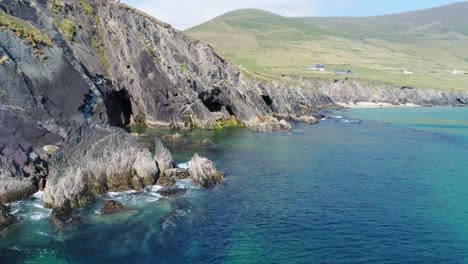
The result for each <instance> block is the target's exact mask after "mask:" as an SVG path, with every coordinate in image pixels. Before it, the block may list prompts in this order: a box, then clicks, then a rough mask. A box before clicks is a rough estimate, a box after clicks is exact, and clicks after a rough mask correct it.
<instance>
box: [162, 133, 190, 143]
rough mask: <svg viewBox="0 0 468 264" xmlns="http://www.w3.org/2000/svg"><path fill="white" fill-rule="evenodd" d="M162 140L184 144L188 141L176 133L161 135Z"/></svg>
mask: <svg viewBox="0 0 468 264" xmlns="http://www.w3.org/2000/svg"><path fill="white" fill-rule="evenodd" d="M162 140H163V141H164V142H165V143H169V144H185V143H188V142H189V141H188V140H187V139H186V138H184V137H183V136H182V135H181V134H179V133H176V134H170V135H163V136H162Z"/></svg>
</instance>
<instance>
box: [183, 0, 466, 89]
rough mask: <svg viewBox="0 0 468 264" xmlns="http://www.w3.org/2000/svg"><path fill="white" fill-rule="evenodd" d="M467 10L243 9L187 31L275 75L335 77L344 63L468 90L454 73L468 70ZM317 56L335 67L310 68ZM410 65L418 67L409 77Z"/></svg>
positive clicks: (389, 77)
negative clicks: (345, 13) (319, 13)
mask: <svg viewBox="0 0 468 264" xmlns="http://www.w3.org/2000/svg"><path fill="white" fill-rule="evenodd" d="M467 12H468V2H466V1H465V2H459V3H455V4H451V5H446V6H441V7H435V8H429V9H424V10H418V11H412V12H406V13H400V14H391V15H383V16H372V17H284V16H281V15H277V14H274V13H271V12H268V11H263V10H258V9H240V10H235V11H231V12H228V13H226V14H223V15H221V16H218V17H216V18H214V19H212V20H210V21H207V22H205V23H203V24H200V25H199V26H196V27H193V28H191V29H189V30H187V31H186V33H187V34H189V35H190V36H192V37H194V38H197V39H200V40H201V41H203V42H205V43H208V44H210V45H211V46H213V47H214V48H215V50H216V51H218V52H219V53H220V54H221V55H222V56H224V57H226V58H227V59H228V60H231V61H233V62H234V63H236V64H239V65H242V66H243V67H246V68H247V69H248V70H252V71H255V72H258V73H263V74H267V75H274V76H281V75H284V74H286V75H291V74H292V75H295V74H300V75H304V76H309V75H312V76H323V75H325V76H326V77H330V78H333V75H334V74H333V71H334V70H335V69H343V68H344V69H349V70H351V71H353V72H355V73H356V74H357V75H358V76H359V78H363V79H366V80H372V81H378V80H381V81H384V82H389V83H393V84H396V85H407V86H415V87H419V88H431V89H441V90H466V89H468V87H467V86H466V85H465V82H466V80H465V79H463V78H460V77H461V76H454V75H453V74H451V72H452V71H453V70H465V71H468V55H464V54H468V49H467V48H466V46H468V45H464V44H466V43H468V22H467V21H466V19H464V14H465V13H467ZM224 40H226V41H224ZM315 63H324V64H326V65H328V66H330V67H329V68H330V72H329V73H330V74H328V75H327V74H323V73H321V74H314V73H311V72H308V71H307V67H308V65H311V64H315ZM405 70H411V71H416V72H417V73H418V74H417V75H413V76H407V75H404V74H403V72H404V71H405ZM430 72H432V73H430ZM433 72H437V74H433ZM348 77H352V76H348Z"/></svg>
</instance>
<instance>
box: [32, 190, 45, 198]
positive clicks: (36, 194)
mask: <svg viewBox="0 0 468 264" xmlns="http://www.w3.org/2000/svg"><path fill="white" fill-rule="evenodd" d="M32 197H33V198H36V199H40V200H42V199H43V198H44V192H43V191H38V192H37V193H35V194H33V195H32Z"/></svg>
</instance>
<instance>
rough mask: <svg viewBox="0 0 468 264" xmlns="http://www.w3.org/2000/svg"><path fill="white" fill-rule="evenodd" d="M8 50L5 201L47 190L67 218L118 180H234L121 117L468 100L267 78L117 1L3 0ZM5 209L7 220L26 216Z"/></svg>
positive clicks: (1, 177)
mask: <svg viewBox="0 0 468 264" xmlns="http://www.w3.org/2000/svg"><path fill="white" fill-rule="evenodd" d="M63 25H68V26H67V27H63ZM0 58H2V59H1V63H0V80H2V81H1V86H0V123H1V124H2V126H0V205H1V204H7V203H10V202H13V201H17V200H21V199H24V198H27V197H29V196H30V195H32V194H33V193H35V192H37V191H38V190H44V192H45V196H44V203H45V205H46V206H48V207H50V208H54V212H53V218H54V219H56V220H57V222H63V221H66V220H67V219H68V218H69V215H70V211H71V210H73V209H75V208H79V207H83V206H86V205H87V204H89V203H92V202H93V201H94V200H95V199H96V197H98V196H100V195H102V194H103V193H105V192H107V191H126V190H133V189H135V190H142V189H143V188H145V187H148V186H152V185H154V184H159V185H162V186H166V187H170V186H172V185H173V184H174V183H175V182H176V181H178V180H181V179H190V180H192V181H193V182H194V183H195V184H197V185H199V186H201V187H209V186H212V185H214V184H218V183H220V182H221V181H222V179H223V174H222V173H220V172H219V171H217V169H216V168H215V166H214V165H213V163H212V162H211V161H209V160H207V159H205V158H202V157H199V156H198V155H194V157H193V158H192V160H191V161H190V162H189V168H188V169H180V168H175V167H174V162H173V160H172V156H171V153H170V152H169V150H168V149H167V148H165V147H164V144H163V143H162V142H161V141H160V140H156V142H155V148H156V154H155V156H152V155H151V153H150V152H149V150H148V149H145V148H142V147H141V146H139V145H138V143H137V142H136V140H135V139H134V138H133V137H131V136H130V135H129V134H128V133H127V132H125V131H124V130H122V129H120V128H117V127H124V126H127V125H144V126H150V127H165V128H170V129H173V130H188V129H194V128H200V129H222V128H223V127H227V126H238V127H246V128H248V129H250V130H253V131H258V132H270V131H290V130H291V129H292V128H291V125H290V124H289V123H288V121H289V120H292V121H298V122H305V123H309V124H315V123H317V122H318V120H319V118H317V117H316V116H314V115H313V113H314V112H315V111H317V110H321V109H332V108H340V106H339V105H338V104H337V103H335V102H339V103H347V104H354V103H357V102H379V103H380V102H382V103H389V104H411V103H412V104H418V105H423V106H431V105H453V106H458V105H467V103H468V96H467V94H466V93H445V92H437V91H430V90H418V89H413V88H409V87H406V88H405V87H399V88H398V87H394V86H393V87H392V86H389V85H385V84H365V83H361V82H358V81H353V80H330V81H320V82H318V83H317V82H311V81H309V80H307V79H304V80H301V81H300V83H299V84H297V85H292V84H290V83H288V82H281V81H271V80H263V79H261V78H259V77H254V76H251V75H250V74H249V73H246V72H244V71H242V70H240V69H238V68H237V67H236V66H235V65H233V64H231V63H229V62H227V61H225V60H224V59H223V58H221V57H220V56H218V55H217V54H216V53H215V52H214V51H213V49H212V48H211V47H209V46H208V45H206V44H203V43H201V42H199V41H196V40H193V39H191V38H189V37H188V36H186V35H185V34H184V33H182V32H179V31H177V30H175V29H173V28H172V27H171V26H170V25H167V24H165V23H163V22H161V21H158V20H156V19H154V18H152V17H150V16H148V15H146V14H144V13H142V12H140V11H138V10H135V9H133V8H130V7H128V6H126V5H124V4H121V3H118V2H116V1H113V0H61V1H54V0H51V1H36V0H3V1H0ZM200 144H202V145H210V144H211V143H210V142H200ZM170 194H171V192H168V195H169V196H170ZM114 207H115V208H117V209H118V205H115V204H114ZM0 208H1V212H0V213H1V219H0V229H1V228H2V227H3V226H6V224H2V223H10V224H11V223H13V222H14V221H12V220H11V218H10V217H9V213H8V210H7V208H6V207H4V206H3V205H2V206H0ZM111 209H112V208H111Z"/></svg>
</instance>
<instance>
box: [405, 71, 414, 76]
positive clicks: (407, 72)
mask: <svg viewBox="0 0 468 264" xmlns="http://www.w3.org/2000/svg"><path fill="white" fill-rule="evenodd" d="M403 73H404V74H408V75H411V74H414V71H410V70H404V71H403Z"/></svg>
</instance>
